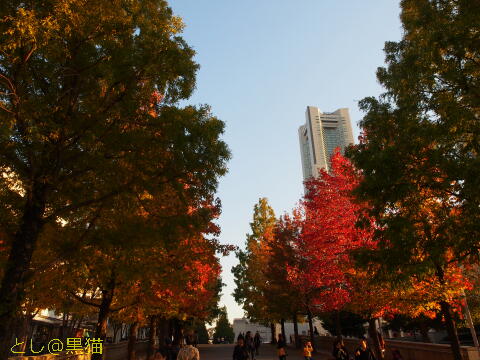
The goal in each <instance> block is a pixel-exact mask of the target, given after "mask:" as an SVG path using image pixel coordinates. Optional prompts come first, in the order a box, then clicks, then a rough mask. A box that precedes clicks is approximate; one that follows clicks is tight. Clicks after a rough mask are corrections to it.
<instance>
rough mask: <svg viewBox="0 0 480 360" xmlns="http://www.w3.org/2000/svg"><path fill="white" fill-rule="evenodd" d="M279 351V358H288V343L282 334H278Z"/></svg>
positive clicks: (281, 359)
mask: <svg viewBox="0 0 480 360" xmlns="http://www.w3.org/2000/svg"><path fill="white" fill-rule="evenodd" d="M277 352H278V359H279V360H287V343H286V342H285V339H284V338H283V335H282V334H278V341H277Z"/></svg>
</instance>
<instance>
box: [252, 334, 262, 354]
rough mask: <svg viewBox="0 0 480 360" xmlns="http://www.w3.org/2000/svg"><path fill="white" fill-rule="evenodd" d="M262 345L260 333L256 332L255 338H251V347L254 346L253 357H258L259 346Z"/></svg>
mask: <svg viewBox="0 0 480 360" xmlns="http://www.w3.org/2000/svg"><path fill="white" fill-rule="evenodd" d="M261 343H262V337H261V336H260V333H259V332H258V331H257V332H256V333H255V336H254V337H253V345H254V346H255V355H258V350H259V349H260V344H261Z"/></svg>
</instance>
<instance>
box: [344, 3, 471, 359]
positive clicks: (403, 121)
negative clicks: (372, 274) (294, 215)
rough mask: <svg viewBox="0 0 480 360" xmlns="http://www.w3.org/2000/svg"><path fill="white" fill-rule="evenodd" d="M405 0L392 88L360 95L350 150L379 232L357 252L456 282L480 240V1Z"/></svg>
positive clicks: (391, 49) (393, 52) (405, 275)
mask: <svg viewBox="0 0 480 360" xmlns="http://www.w3.org/2000/svg"><path fill="white" fill-rule="evenodd" d="M401 7H402V14H401V19H402V23H403V28H404V35H403V38H402V40H401V41H399V42H388V43H386V45H385V53H386V62H387V67H386V68H380V69H379V70H378V71H377V78H378V80H379V81H380V83H381V84H382V85H383V86H384V87H385V89H386V92H385V93H384V94H383V95H382V96H381V97H380V98H379V99H375V98H366V99H364V100H362V101H361V102H360V107H361V109H362V110H364V111H365V112H366V115H365V117H364V118H363V120H362V121H361V127H362V129H363V134H364V135H363V138H362V139H361V143H360V145H358V146H356V147H355V148H354V149H352V150H350V151H349V156H350V158H351V159H352V161H353V163H354V164H355V166H356V167H357V168H358V169H361V170H362V174H363V180H362V181H361V184H360V186H359V188H358V190H357V191H356V195H357V196H358V197H359V198H360V200H362V201H366V202H367V203H368V204H369V205H371V206H372V208H371V211H370V215H371V216H373V217H374V218H375V219H376V221H377V223H376V228H375V229H376V234H375V236H376V239H377V240H378V241H379V242H378V249H376V250H375V251H369V252H366V253H363V256H359V257H358V258H357V259H358V260H360V262H361V263H364V264H365V263H368V262H376V263H379V264H382V271H380V274H381V275H382V276H386V277H390V279H392V278H394V279H395V281H398V280H403V281H407V282H409V281H410V280H411V279H413V278H416V279H420V280H421V279H422V278H425V277H435V278H436V281H437V282H438V283H439V286H440V287H445V288H448V287H449V285H451V284H452V281H454V280H452V278H449V276H448V272H449V271H450V270H451V269H452V267H455V266H458V265H459V264H458V262H459V261H460V260H461V261H462V262H466V261H468V260H469V258H470V257H471V255H472V254H475V255H476V253H477V249H478V247H479V242H478V239H479V237H478V232H479V221H478V220H479V215H480V212H479V210H478V209H479V205H480V197H479V192H478V191H477V190H475V189H478V188H479V184H480V183H479V178H480V177H479V175H480V166H479V165H480V159H479V158H478V153H479V149H480V145H479V144H480V142H479V137H480V122H479V121H478V109H479V104H480V102H479V99H480V97H479V92H478V89H479V84H478V79H479V76H478V74H479V73H480V61H479V59H480V54H479V46H478V23H479V21H480V7H478V4H476V3H475V2H472V1H467V0H460V1H456V0H455V1H454V0H420V1H417V0H403V1H402V2H401ZM408 279H410V280H408ZM460 286H461V285H460ZM440 293H442V292H440ZM447 293H448V292H445V293H444V294H443V295H441V296H439V297H438V299H437V301H438V303H439V304H440V306H441V311H442V314H443V316H444V319H445V321H446V325H447V330H448V334H449V337H450V339H451V343H452V351H453V353H454V357H455V359H456V360H460V359H461V353H460V347H459V342H458V336H457V332H456V328H455V323H454V320H453V316H452V306H451V304H452V301H456V299H455V297H452V296H448V294H447ZM457 293H458V292H457Z"/></svg>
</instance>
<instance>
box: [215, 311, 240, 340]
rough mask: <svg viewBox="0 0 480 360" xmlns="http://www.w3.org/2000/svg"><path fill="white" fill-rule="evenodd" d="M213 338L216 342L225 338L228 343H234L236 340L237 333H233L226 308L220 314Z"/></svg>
mask: <svg viewBox="0 0 480 360" xmlns="http://www.w3.org/2000/svg"><path fill="white" fill-rule="evenodd" d="M213 338H214V341H215V339H217V340H218V339H221V338H223V339H224V341H226V342H228V343H232V342H233V341H234V340H235V333H234V332H233V327H232V325H230V323H229V322H228V317H227V308H226V307H223V309H222V310H221V312H220V315H219V316H218V319H217V324H216V325H215V333H214V334H213Z"/></svg>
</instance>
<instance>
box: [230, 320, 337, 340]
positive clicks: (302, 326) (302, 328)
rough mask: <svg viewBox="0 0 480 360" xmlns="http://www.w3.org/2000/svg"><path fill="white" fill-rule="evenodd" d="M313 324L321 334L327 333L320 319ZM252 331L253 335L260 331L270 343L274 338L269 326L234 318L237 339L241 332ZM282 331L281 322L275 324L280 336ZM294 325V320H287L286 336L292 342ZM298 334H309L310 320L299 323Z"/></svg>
mask: <svg viewBox="0 0 480 360" xmlns="http://www.w3.org/2000/svg"><path fill="white" fill-rule="evenodd" d="M313 326H315V327H316V328H317V330H318V332H319V334H320V335H327V334H328V333H327V331H326V330H325V329H324V328H323V327H322V323H321V322H320V321H319V320H318V319H314V320H313ZM247 331H250V332H251V333H252V336H253V335H255V332H257V331H258V332H259V333H260V336H261V337H262V341H263V342H264V343H269V342H270V341H271V340H272V332H271V330H270V328H269V327H266V326H263V325H259V324H255V323H250V322H249V321H248V320H247V319H234V320H233V332H234V333H235V340H236V339H237V337H238V335H239V334H240V333H242V334H244V335H245V333H246V332H247ZM281 331H282V327H281V325H280V324H275V334H276V336H278V334H280V333H281ZM294 334H295V331H294V327H293V322H285V336H286V337H287V342H292V340H293V338H294ZM298 334H299V335H308V334H309V326H308V322H303V323H300V322H299V323H298Z"/></svg>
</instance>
